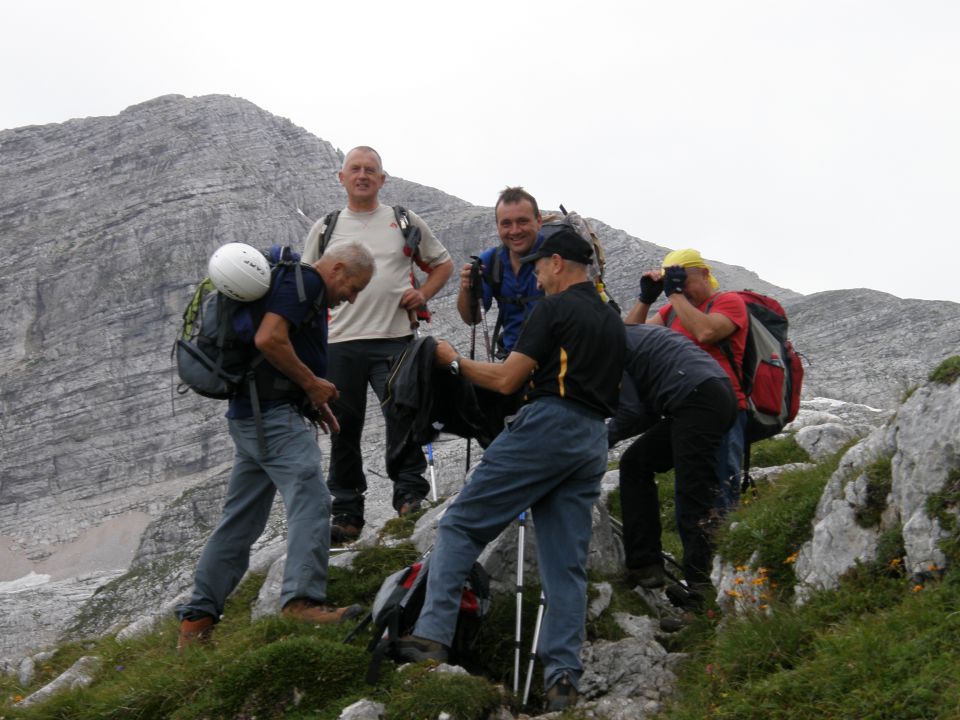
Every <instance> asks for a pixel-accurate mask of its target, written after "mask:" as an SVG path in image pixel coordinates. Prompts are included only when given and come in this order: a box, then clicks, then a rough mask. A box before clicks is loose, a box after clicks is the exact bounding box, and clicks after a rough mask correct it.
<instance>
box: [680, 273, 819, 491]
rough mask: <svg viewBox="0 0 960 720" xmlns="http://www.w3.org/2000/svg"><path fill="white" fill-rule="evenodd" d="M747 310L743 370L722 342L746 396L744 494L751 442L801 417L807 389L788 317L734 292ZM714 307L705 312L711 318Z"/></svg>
mask: <svg viewBox="0 0 960 720" xmlns="http://www.w3.org/2000/svg"><path fill="white" fill-rule="evenodd" d="M731 292H735V293H736V294H737V295H739V296H740V297H741V298H742V299H743V302H744V303H745V304H746V306H747V315H748V317H749V318H750V327H749V328H748V329H747V341H746V346H745V348H744V351H743V366H742V367H740V366H739V365H737V363H736V362H735V361H734V358H733V349H732V348H731V347H730V342H729V341H728V340H723V341H722V342H720V343H718V344H717V345H718V347H719V348H720V349H721V350H723V353H724V354H725V355H726V356H727V360H729V361H730V367H732V368H733V372H734V374H735V375H736V376H737V379H738V380H739V381H740V387H741V388H742V389H743V394H744V395H745V396H746V397H747V427H746V430H745V431H744V438H743V440H744V443H743V453H744V461H743V489H744V490H746V489H747V487H748V486H749V485H751V484H752V480H751V479H750V443H753V442H756V441H757V440H763V439H765V438H768V437H772V436H774V435H776V434H777V433H778V432H780V431H781V430H783V427H784V425H786V424H787V423H788V422H790V421H791V420H793V419H794V418H795V417H796V416H797V411H798V410H799V409H800V390H801V388H802V386H803V365H802V363H801V362H800V355H798V354H797V352H796V351H795V350H794V349H793V343H791V342H790V341H789V340H788V339H787V327H788V323H787V313H786V312H785V311H784V309H783V306H782V305H780V303H779V302H777V301H776V300H774V299H773V298H772V297H768V296H766V295H761V294H760V293H758V292H754V291H753V290H733V291H731ZM712 305H713V302H712V301H711V302H710V303H708V304H707V307H706V308H705V310H704V312H706V313H709V312H710V308H711V306H712ZM674 317H675V313H674V311H673V310H672V309H671V310H670V313H669V314H668V315H667V318H666V322H665V324H666V326H667V327H670V324H671V323H672V322H673V318H674Z"/></svg>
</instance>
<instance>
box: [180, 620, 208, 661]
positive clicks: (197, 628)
mask: <svg viewBox="0 0 960 720" xmlns="http://www.w3.org/2000/svg"><path fill="white" fill-rule="evenodd" d="M213 627H214V622H213V618H212V617H211V616H210V615H202V616H201V617H199V618H198V619H196V620H181V621H180V635H179V637H178V638H177V652H180V651H181V650H183V649H184V648H188V647H190V646H191V645H206V644H207V643H208V642H210V638H211V636H212V635H213Z"/></svg>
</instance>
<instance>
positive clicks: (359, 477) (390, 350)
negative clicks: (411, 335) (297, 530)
mask: <svg viewBox="0 0 960 720" xmlns="http://www.w3.org/2000/svg"><path fill="white" fill-rule="evenodd" d="M408 342H409V339H408V338H396V339H383V340H350V341H347V342H341V343H331V344H330V345H329V348H328V359H327V379H328V380H329V381H330V382H332V383H333V384H334V385H336V386H337V390H339V391H340V399H339V400H337V401H336V402H334V403H332V404H331V409H332V410H333V412H334V414H335V415H336V416H337V420H339V421H340V432H339V433H335V434H334V435H333V436H332V437H331V442H330V475H329V477H328V479H327V487H328V488H329V489H330V494H331V495H333V514H334V515H351V516H353V517H354V518H357V519H359V520H362V519H363V494H364V493H365V492H366V490H367V478H366V476H365V475H364V473H363V454H362V449H361V442H360V440H361V435H362V434H363V419H364V416H365V415H366V411H367V384H368V383H369V384H370V387H372V388H373V391H374V393H376V395H377V397H378V398H380V400H381V402H382V401H383V397H384V391H385V389H386V384H387V375H388V373H389V371H390V367H391V365H392V364H393V359H394V357H396V356H397V355H399V354H400V353H401V352H402V351H403V349H404V348H405V347H406V346H407V343H408ZM426 467H427V462H426V460H425V459H424V456H423V450H422V449H421V448H420V447H419V446H418V445H415V444H413V443H410V444H409V445H408V446H407V447H405V448H404V449H403V451H402V453H401V455H400V459H399V461H398V462H397V464H396V470H395V471H394V472H391V473H390V479H391V480H392V481H393V507H394V508H395V509H397V510H399V509H400V506H401V505H402V504H403V503H404V502H405V501H406V500H408V499H420V498H424V497H426V496H427V493H428V492H429V490H430V484H429V483H428V482H427V481H426V480H425V479H424V477H423V473H424V470H426Z"/></svg>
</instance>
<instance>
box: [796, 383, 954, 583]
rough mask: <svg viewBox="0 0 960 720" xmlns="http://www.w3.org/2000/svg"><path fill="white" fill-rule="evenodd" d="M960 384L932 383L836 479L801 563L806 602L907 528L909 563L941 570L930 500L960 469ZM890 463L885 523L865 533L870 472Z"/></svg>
mask: <svg viewBox="0 0 960 720" xmlns="http://www.w3.org/2000/svg"><path fill="white" fill-rule="evenodd" d="M958 448H960V384H958V383H954V384H953V385H951V386H944V385H938V384H935V383H930V384H927V385H924V386H923V387H921V388H920V389H918V390H917V391H916V392H915V393H914V394H913V395H912V396H911V397H910V398H909V399H908V400H907V401H906V402H905V403H904V404H903V405H902V406H901V407H900V408H899V410H898V411H897V414H896V416H895V417H893V418H892V419H891V420H890V422H889V423H888V424H887V425H885V426H883V427H881V428H877V429H876V430H874V431H873V432H872V433H871V434H870V435H869V436H868V437H867V438H865V439H864V440H862V441H861V442H860V443H858V444H857V445H856V446H854V447H853V448H851V449H850V451H848V452H847V453H846V455H845V456H844V457H843V458H842V460H841V462H840V466H839V468H838V469H837V471H836V472H835V473H834V474H833V475H832V476H831V478H830V480H829V482H828V483H827V487H826V489H825V490H824V493H823V496H822V497H821V499H820V502H819V504H818V507H817V513H816V518H815V520H814V528H813V538H812V540H810V541H809V542H808V543H806V544H805V545H804V546H803V548H802V549H801V551H800V554H799V557H798V559H797V565H796V571H797V576H798V578H799V580H800V586H799V587H798V597H799V598H800V599H801V600H802V599H804V598H806V597H807V596H809V593H810V592H811V591H813V590H816V589H818V588H829V587H834V586H835V585H836V583H837V580H838V579H839V577H840V575H842V574H843V573H844V572H846V571H847V570H849V569H850V568H851V567H852V566H853V564H854V563H855V562H857V561H870V560H873V559H874V558H875V556H876V549H877V540H878V538H879V537H880V535H881V534H882V533H883V532H884V531H886V530H888V529H892V528H895V527H896V526H900V527H902V533H903V540H904V546H905V549H906V565H907V567H908V569H909V570H910V571H914V572H915V571H923V570H926V569H927V568H929V567H930V566H931V565H932V566H935V567H943V566H944V563H945V558H944V555H943V552H942V551H941V550H940V549H939V547H938V542H939V540H940V538H941V537H942V536H943V530H942V529H941V528H940V527H939V523H938V521H937V520H936V519H935V518H932V517H931V516H930V514H929V513H928V511H927V509H926V503H927V499H928V498H929V497H930V496H931V495H932V494H933V493H936V492H939V491H941V490H942V489H944V486H945V485H946V483H947V482H948V479H949V478H950V477H951V473H956V472H957V471H958V469H960V450H958ZM884 458H888V459H890V471H891V479H890V487H891V489H890V493H889V495H888V498H887V508H886V510H885V511H884V513H883V514H882V517H881V522H880V524H879V525H878V526H875V527H866V528H865V527H861V526H860V525H859V524H858V523H857V522H856V517H855V516H856V512H857V509H858V508H860V507H863V506H864V504H865V502H866V485H865V484H866V479H865V476H864V472H865V470H866V468H867V467H868V466H869V465H870V464H871V463H872V462H875V461H877V460H882V459H884Z"/></svg>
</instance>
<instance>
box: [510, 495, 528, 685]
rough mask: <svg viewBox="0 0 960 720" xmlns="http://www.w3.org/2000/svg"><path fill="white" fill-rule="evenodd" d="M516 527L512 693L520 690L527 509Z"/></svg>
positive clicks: (521, 514)
mask: <svg viewBox="0 0 960 720" xmlns="http://www.w3.org/2000/svg"><path fill="white" fill-rule="evenodd" d="M518 520H519V521H520V524H519V526H518V527H517V623H516V628H515V632H514V634H513V694H514V695H516V694H517V693H518V692H520V620H521V616H522V614H523V543H524V535H525V533H526V526H527V511H526V510H524V511H523V512H522V513H520V517H519V518H518Z"/></svg>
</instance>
